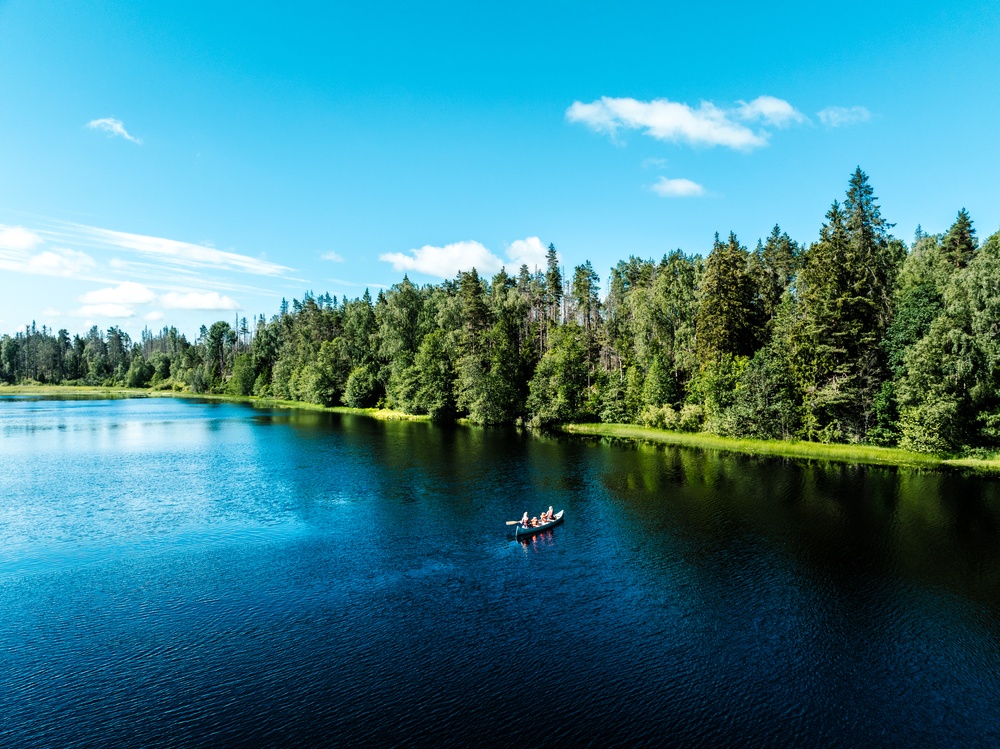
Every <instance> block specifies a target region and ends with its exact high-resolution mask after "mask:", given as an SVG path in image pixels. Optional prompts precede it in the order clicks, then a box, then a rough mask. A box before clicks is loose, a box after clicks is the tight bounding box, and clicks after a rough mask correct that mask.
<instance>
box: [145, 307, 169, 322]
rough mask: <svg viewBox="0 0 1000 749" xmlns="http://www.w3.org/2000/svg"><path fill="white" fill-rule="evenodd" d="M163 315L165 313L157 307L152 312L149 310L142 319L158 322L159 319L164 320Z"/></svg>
mask: <svg viewBox="0 0 1000 749" xmlns="http://www.w3.org/2000/svg"><path fill="white" fill-rule="evenodd" d="M163 317H164V315H163V313H162V312H161V311H160V310H158V309H156V310H153V311H152V312H147V313H146V314H145V315H143V316H142V319H143V320H149V322H156V321H157V320H162V319H163Z"/></svg>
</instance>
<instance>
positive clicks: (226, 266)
mask: <svg viewBox="0 0 1000 749" xmlns="http://www.w3.org/2000/svg"><path fill="white" fill-rule="evenodd" d="M68 228H69V231H68V232H66V233H64V234H61V235H59V236H64V237H66V238H68V239H71V240H72V239H75V240H77V241H82V242H89V243H96V244H97V245H98V246H101V247H103V248H107V247H108V246H110V247H114V248H121V249H126V250H133V251H135V252H139V253H142V254H145V255H152V256H155V257H157V259H159V260H161V261H164V262H168V263H171V264H174V265H179V266H185V267H189V268H213V269H216V270H229V271H242V272H245V273H252V274H255V275H261V276H282V275H285V274H286V273H287V272H288V271H290V270H291V268H288V267H286V266H284V265H279V264H278V263H272V262H270V261H267V260H261V259H259V258H254V257H249V256H248V255H241V254H239V253H237V252H226V251H224V250H217V249H215V248H214V247H206V246H204V245H200V244H192V243H190V242H181V241H178V240H176V239H166V238H164V237H151V236H147V235H144V234H130V233H128V232H121V231H113V230H111V229H100V228H98V227H95V226H83V225H79V224H72V225H70V226H69V227H68Z"/></svg>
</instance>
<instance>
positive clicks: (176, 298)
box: [160, 291, 240, 310]
mask: <svg viewBox="0 0 1000 749" xmlns="http://www.w3.org/2000/svg"><path fill="white" fill-rule="evenodd" d="M160 303H161V304H163V306H164V307H165V308H166V309H184V310H222V309H228V310H234V309H240V305H239V303H238V302H237V301H236V300H235V299H232V298H230V297H228V296H223V295H221V294H219V292H217V291H204V292H197V291H189V292H187V293H180V292H176V291H171V292H168V293H166V294H164V295H162V296H161V297H160Z"/></svg>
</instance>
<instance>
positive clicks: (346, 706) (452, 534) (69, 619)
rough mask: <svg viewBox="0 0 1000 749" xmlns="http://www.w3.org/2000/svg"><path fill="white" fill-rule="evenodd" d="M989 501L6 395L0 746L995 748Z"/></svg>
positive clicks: (405, 429) (710, 462) (774, 463)
mask: <svg viewBox="0 0 1000 749" xmlns="http://www.w3.org/2000/svg"><path fill="white" fill-rule="evenodd" d="M549 505H553V506H554V507H555V509H556V510H559V509H565V510H566V522H565V523H563V524H562V525H560V526H558V527H556V528H555V529H553V530H551V531H546V532H545V533H544V535H542V536H540V537H536V538H534V539H532V540H530V541H514V540H510V539H509V538H507V536H506V527H505V525H504V521H505V520H511V519H515V518H519V517H520V516H521V514H522V513H523V512H524V511H525V510H528V511H529V512H531V513H532V514H537V513H538V512H540V511H541V510H543V509H545V508H547V507H548V506H549ZM998 512H1000V482H998V481H997V480H994V479H989V478H981V477H975V476H963V475H961V474H959V473H943V472H929V471H926V472H919V471H915V470H911V469H892V468H881V467H879V468H871V467H856V466H848V465H838V464H832V463H807V462H796V461H788V460H782V459H774V458H767V459H761V458H753V457H746V456H739V455H732V454H723V453H716V452H702V451H697V450H690V449H681V448H671V447H663V446H648V445H633V444H610V443H608V442H601V441H597V440H589V441H588V440H584V439H580V438H569V437H567V438H550V437H536V436H530V435H523V434H519V433H517V432H514V431H504V430H483V429H475V428H465V427H457V428H440V427H436V426H433V425H431V424H428V423H423V422H381V421H375V420H372V419H369V418H367V417H364V416H354V415H342V414H332V413H320V412H311V411H295V410H277V409H269V408H255V407H253V406H250V405H245V404H235V403H220V402H201V401H194V400H181V399H172V398H136V399H120V400H86V399H78V400H72V399H70V400H59V399H39V398H32V397H5V398H0V745H3V746H16V747H53V746H60V747H83V746H115V745H117V746H140V745H142V746H275V745H337V746H373V745H387V746H389V745H391V746H429V745H434V746H438V747H447V746H470V745H472V746H474V745H488V744H509V745H526V746H557V745H559V746H565V745H581V746H642V745H647V746H669V745H678V746H718V745H741V746H759V747H793V746H794V747H802V746H844V747H855V746H874V745H883V746H884V745H895V746H945V745H963V746H997V745H1000V718H998V715H1000V523H998V520H1000V515H998Z"/></svg>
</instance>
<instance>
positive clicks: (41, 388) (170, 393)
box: [0, 385, 430, 421]
mask: <svg viewBox="0 0 1000 749" xmlns="http://www.w3.org/2000/svg"><path fill="white" fill-rule="evenodd" d="M0 395H41V396H44V395H90V396H105V397H109V396H116V395H118V396H131V397H135V396H149V397H153V398H194V399H198V400H210V401H222V402H227V403H250V404H253V405H257V406H263V407H265V408H293V409H297V410H301V411H326V412H329V413H340V414H355V415H358V416H368V417H369V418H372V419H378V420H380V421H430V417H429V416H420V415H415V414H408V413H403V412H402V411H393V410H391V409H388V408H349V407H347V406H331V407H327V406H321V405H320V404H318V403H306V402H304V401H291V400H281V399H279V398H259V397H257V396H255V395H224V394H217V393H191V392H186V391H184V392H182V391H177V390H150V389H147V388H125V387H101V386H98V385H80V386H76V385H0Z"/></svg>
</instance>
